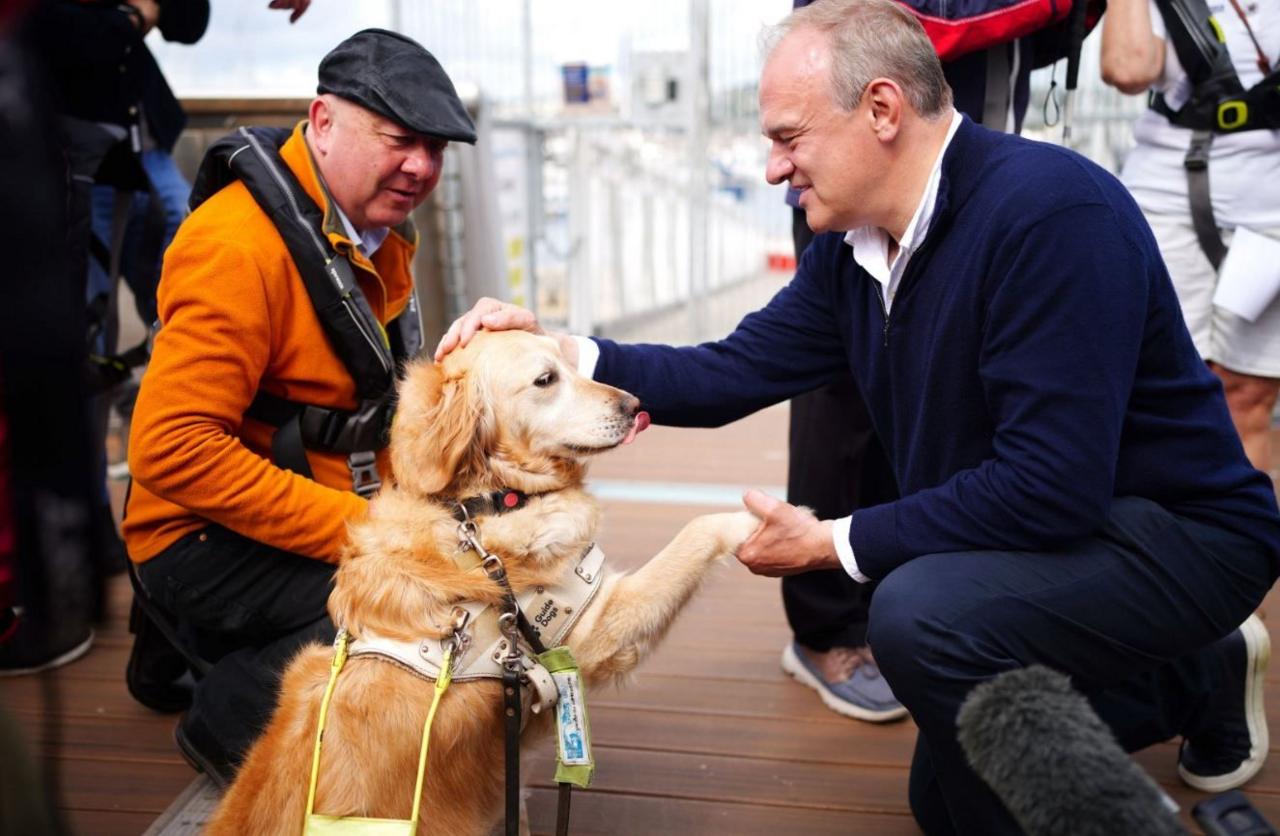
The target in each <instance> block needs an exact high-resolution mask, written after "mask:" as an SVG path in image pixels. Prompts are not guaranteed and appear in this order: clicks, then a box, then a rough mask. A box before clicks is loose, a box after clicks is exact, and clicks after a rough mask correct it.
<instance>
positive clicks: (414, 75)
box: [317, 29, 476, 144]
mask: <svg viewBox="0 0 1280 836" xmlns="http://www.w3.org/2000/svg"><path fill="white" fill-rule="evenodd" d="M317 92H320V93H332V94H334V95H335V96H341V97H342V98H344V99H349V100H351V101H353V102H355V103H356V104H358V105H360V106H361V107H365V108H368V109H369V110H372V111H373V112H374V113H377V114H380V115H382V116H385V117H387V118H388V119H390V120H392V121H394V122H397V123H399V124H400V125H403V126H404V127H406V128H408V129H409V130H411V131H416V132H417V133H420V134H427V135H428V136H438V137H440V138H442V139H448V140H454V141H457V142H469V143H472V144H474V143H475V141H476V126H475V125H474V124H472V122H471V117H470V116H468V115H467V109H466V108H465V107H464V106H463V104H462V101H461V100H460V99H459V98H458V93H457V91H456V90H454V89H453V82H452V81H450V80H449V76H448V75H447V74H446V73H445V71H444V68H443V67H441V66H440V62H439V61H437V60H436V59H435V56H433V55H432V54H431V53H430V52H427V51H426V50H425V49H423V47H422V45H421V44H419V43H418V42H417V41H415V40H413V39H412V38H406V37H405V36H404V35H400V34H398V33H396V32H388V31H387V30H385V29H364V30H362V31H360V32H357V33H355V34H354V35H352V36H351V37H350V38H347V39H346V40H345V41H343V42H342V43H340V44H338V45H337V46H335V47H334V48H333V50H332V51H331V52H330V53H329V54H328V55H326V56H325V57H324V60H322V61H321V62H320V85H319V87H318V88H317Z"/></svg>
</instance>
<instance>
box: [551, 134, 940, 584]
mask: <svg viewBox="0 0 1280 836" xmlns="http://www.w3.org/2000/svg"><path fill="white" fill-rule="evenodd" d="M962 121H963V117H961V115H960V112H959V111H957V110H953V111H952V112H951V127H950V128H948V129H947V137H946V139H945V140H944V141H943V143H942V147H941V148H939V149H938V157H937V159H935V160H934V161H933V168H932V169H931V170H930V172H929V180H928V181H927V182H926V183H925V187H924V193H923V194H922V195H920V202H919V203H918V204H916V211H915V213H914V214H913V215H912V216H911V222H910V223H908V224H907V228H906V230H905V231H904V232H903V235H902V240H901V241H899V242H898V253H897V256H896V257H895V258H894V259H893V262H892V263H890V261H889V233H887V232H885V231H884V230H883V229H881V228H880V227H871V226H865V227H861V228H859V229H854V230H851V231H849V232H848V233H846V234H845V236H844V240H845V243H847V244H848V245H849V246H850V247H852V248H853V260H854V261H856V262H857V263H858V266H859V267H861V268H862V269H863V270H866V271H867V272H868V273H869V274H870V275H871V277H872V278H873V279H875V280H876V281H877V282H879V283H880V287H881V292H882V294H883V298H884V309H885V313H886V315H887V314H888V311H889V308H890V307H891V306H892V305H893V297H894V295H895V294H896V293H897V292H898V285H899V284H900V283H901V281H902V274H903V272H905V271H906V269H907V262H908V261H909V260H910V259H911V255H912V253H914V252H915V251H916V250H918V249H919V248H920V245H921V244H922V243H924V239H925V236H926V235H928V234H929V222H930V221H931V220H933V210H934V208H935V206H936V205H937V202H938V186H939V184H940V183H941V181H942V158H943V157H944V156H946V153H947V148H948V147H949V146H950V145H951V140H952V138H953V137H954V136H955V135H956V130H957V129H958V128H959V127H960V123H961V122H962ZM575 340H576V341H577V343H578V371H579V372H581V373H582V374H583V375H585V376H587V377H594V376H595V368H596V363H597V362H598V361H599V359H600V349H599V347H597V346H596V344H595V342H594V341H592V340H590V339H588V338H587V337H575ZM851 522H852V517H840V518H839V519H837V520H833V521H832V523H831V539H832V540H833V541H834V544H835V549H836V556H838V557H839V558H840V564H841V565H842V566H844V569H845V571H846V572H848V573H849V575H850V576H851V577H852V578H853V579H854V580H856V581H858V582H859V583H866V582H867V581H869V580H871V579H870V578H868V577H867V576H866V575H864V574H862V572H860V571H858V561H857V560H856V559H855V558H854V556H853V547H852V546H851V545H849V528H850V523H851Z"/></svg>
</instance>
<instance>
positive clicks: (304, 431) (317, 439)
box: [245, 392, 395, 497]
mask: <svg viewBox="0 0 1280 836" xmlns="http://www.w3.org/2000/svg"><path fill="white" fill-rule="evenodd" d="M393 404H394V402H393V399H392V398H391V396H390V395H388V396H387V397H384V398H381V399H375V400H367V401H365V402H364V403H362V404H361V406H360V408H359V409H357V410H354V411H347V410H342V409H328V408H326V407H320V406H315V405H313V404H305V403H298V402H296V401H290V400H287V399H285V398H281V397H277V396H276V395H272V394H270V393H268V392H259V393H258V394H257V395H256V396H255V397H254V399H253V403H251V404H249V408H248V409H247V410H245V416H246V417H248V418H252V419H254V420H255V421H261V422H262V423H264V424H268V425H270V426H273V427H276V432H275V434H274V435H272V437H271V460H272V461H273V462H275V463H276V464H277V465H278V466H280V467H283V468H285V469H287V470H292V471H293V472H294V473H297V474H299V475H301V476H305V477H307V478H308V479H310V478H314V477H313V476H312V472H311V465H310V464H309V463H308V462H307V453H306V451H307V450H319V451H321V452H327V453H347V454H348V456H347V467H348V469H350V471H351V489H352V490H354V491H355V492H356V493H357V494H359V495H361V496H366V497H367V496H372V495H373V494H374V493H375V492H376V491H377V490H378V488H380V487H381V486H382V480H381V478H380V477H379V475H378V465H377V457H376V455H375V453H376V451H378V450H381V449H382V448H383V447H385V446H386V445H387V432H388V429H389V427H390V423H391V416H392V414H393V412H394V409H395V407H394V405H393Z"/></svg>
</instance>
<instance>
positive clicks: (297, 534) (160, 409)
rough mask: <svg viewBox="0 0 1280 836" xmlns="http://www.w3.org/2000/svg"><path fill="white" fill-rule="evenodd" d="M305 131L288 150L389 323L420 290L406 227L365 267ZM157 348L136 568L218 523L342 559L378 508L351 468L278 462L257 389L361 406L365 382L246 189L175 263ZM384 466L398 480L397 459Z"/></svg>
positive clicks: (171, 254) (140, 433)
mask: <svg viewBox="0 0 1280 836" xmlns="http://www.w3.org/2000/svg"><path fill="white" fill-rule="evenodd" d="M305 126H306V123H305V122H303V123H300V124H299V125H298V126H297V127H296V128H295V129H294V131H293V135H292V136H291V137H290V138H289V139H288V141H287V142H286V143H285V144H284V146H283V147H282V148H281V150H280V154H281V157H282V158H283V159H284V161H285V164H286V165H288V167H289V168H290V169H291V170H292V171H293V173H294V174H295V175H296V176H297V178H298V180H299V182H300V183H301V184H302V186H303V188H304V189H305V190H306V192H307V193H308V194H309V195H310V196H311V198H312V199H313V200H315V201H316V203H317V204H318V205H319V206H321V207H323V208H324V210H325V221H324V231H325V233H326V234H327V235H328V237H329V240H330V241H332V242H333V243H334V246H335V247H337V248H339V249H342V250H344V251H346V252H347V253H348V254H349V255H350V256H351V261H352V264H353V266H354V267H355V268H356V271H355V272H356V276H357V281H358V282H359V284H360V287H361V289H362V290H363V291H364V294H365V296H366V298H367V299H368V300H369V305H370V307H371V308H372V309H373V313H374V316H376V317H377V318H378V320H379V321H380V322H382V323H384V324H385V323H387V322H389V321H390V320H391V319H393V318H395V317H396V316H397V315H399V313H400V312H401V311H402V310H404V308H405V306H406V305H407V304H408V301H409V296H410V294H411V293H412V290H413V278H412V276H411V274H410V270H409V267H410V262H411V260H412V257H413V252H414V249H415V247H416V245H417V238H416V233H415V232H414V230H413V227H412V225H411V224H410V223H409V222H407V221H406V222H405V223H404V224H402V225H401V226H399V227H397V228H395V229H393V230H392V231H391V234H390V235H388V236H387V239H386V241H385V242H384V243H383V244H382V246H381V247H380V248H379V249H378V250H377V252H375V253H374V256H373V260H372V262H370V260H369V259H367V258H365V257H364V256H363V255H361V254H360V253H359V251H358V250H356V248H355V247H354V245H353V244H352V242H351V241H350V240H349V238H348V237H347V236H346V233H345V231H344V230H343V227H342V222H341V220H340V219H339V218H338V216H337V214H336V213H335V212H334V210H333V207H332V205H331V203H330V199H329V196H328V194H327V192H326V189H325V187H324V185H323V183H322V181H321V179H320V176H319V173H318V172H317V171H316V168H315V164H314V161H313V160H312V157H311V154H310V151H309V150H308V149H307V146H306V141H305V140H304V138H303V131H304V129H305ZM158 300H159V311H160V320H161V322H162V323H163V327H161V329H160V331H159V333H158V334H157V336H156V340H155V350H154V353H153V355H152V358H151V363H150V365H149V366H148V367H147V371H146V374H145V375H144V376H143V378H142V388H141V390H140V391H139V393H138V401H137V405H136V407H135V409H134V413H133V423H132V428H131V430H130V443H129V469H130V471H131V473H132V474H133V486H132V489H131V491H130V495H129V501H128V505H127V506H126V513H125V520H124V525H123V531H124V539H125V544H126V545H127V547H128V550H129V556H130V557H131V558H132V559H133V560H134V561H136V562H143V561H146V560H148V559H150V558H152V557H154V556H155V555H156V554H158V553H159V552H161V551H163V550H164V549H165V548H166V547H168V546H169V545H171V544H172V543H173V542H174V541H175V540H177V539H178V538H179V537H182V536H183V535H185V534H188V533H190V532H192V531H195V530H198V529H200V528H203V527H205V526H207V525H209V524H210V523H216V524H218V525H221V526H224V527H225V528H228V529H231V530H232V531H235V532H238V533H239V534H242V535H244V536H246V537H249V538H251V539H253V540H257V541H260V542H262V543H266V544H268V545H272V546H276V547H278V548H281V549H284V550H286V551H290V552H296V553H297V554H301V555H306V556H307V557H312V558H316V559H319V560H325V561H329V562H333V561H336V559H337V553H338V549H339V547H340V546H341V545H342V542H343V541H344V540H345V538H346V533H347V531H346V526H347V521H348V520H351V519H354V518H357V517H359V516H362V515H363V514H364V513H365V510H366V507H367V503H366V502H365V500H364V499H362V498H360V497H359V496H357V495H356V494H355V493H353V492H352V491H351V472H350V471H349V470H348V468H347V465H346V456H345V455H342V454H336V453H315V452H311V451H308V459H309V461H310V463H311V468H312V472H313V473H314V474H315V479H314V480H311V479H307V478H305V477H303V476H299V475H297V474H296V473H293V472H291V471H288V470H282V469H281V468H279V467H277V466H276V465H274V464H273V463H272V462H271V460H270V459H271V436H272V433H273V432H274V428H272V427H270V426H268V425H266V424H262V423H260V422H258V421H254V420H252V419H246V418H245V417H244V413H245V410H246V409H248V408H249V404H250V403H251V402H252V401H253V398H254V396H255V395H256V394H257V392H258V391H259V390H260V389H261V390H264V391H266V392H270V393H271V394H273V395H278V396H280V397H283V398H287V399H289V400H292V401H300V402H303V403H310V404H315V405H317V406H326V407H332V408H338V409H354V408H355V407H356V395H355V383H354V381H352V379H351V375H350V374H348V373H347V370H346V367H344V366H343V365H342V361H341V360H339V359H338V357H337V355H336V354H334V352H333V350H332V349H331V348H330V347H329V343H328V340H327V339H326V337H325V335H324V332H323V330H322V328H321V325H320V321H319V319H318V318H317V317H316V313H315V310H314V309H313V308H312V306H311V300H310V298H309V297H308V296H307V291H306V288H305V287H304V286H303V283H302V277H301V276H300V275H299V273H298V270H297V268H296V267H295V266H294V264H293V261H292V260H291V259H290V258H289V253H288V250H287V249H286V248H285V244H284V241H283V239H282V238H281V237H280V234H279V233H278V232H277V231H276V228H275V227H274V226H273V225H272V223H271V220H270V219H269V218H268V217H267V215H266V214H265V213H264V212H263V211H262V210H261V209H259V208H258V205H257V203H256V202H255V201H254V199H253V196H252V195H250V194H249V191H248V189H247V188H245V186H244V184H243V183H240V182H238V181H237V182H235V183H233V184H231V185H229V186H227V187H226V188H224V189H222V190H221V191H219V192H218V193H217V194H215V195H213V196H212V197H210V198H209V199H208V200H206V201H205V202H204V203H203V204H201V206H200V207H199V208H197V209H196V211H195V212H193V213H192V214H191V216H190V217H188V218H187V219H186V220H185V221H184V222H183V224H182V226H181V227H180V228H179V229H178V233H177V235H176V236H175V237H174V239H173V243H172V244H171V245H170V247H169V249H168V251H167V252H166V253H165V258H164V271H163V273H162V276H161V280H160V287H159V292H158ZM378 465H379V470H380V471H381V473H382V474H383V478H386V477H387V475H388V474H389V473H390V470H389V468H388V466H387V465H388V461H387V455H386V451H385V450H384V451H382V453H381V454H379V457H378Z"/></svg>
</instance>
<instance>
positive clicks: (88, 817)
mask: <svg viewBox="0 0 1280 836" xmlns="http://www.w3.org/2000/svg"><path fill="white" fill-rule="evenodd" d="M68 818H69V819H70V820H71V832H72V833H79V834H82V836H138V834H139V833H142V832H143V831H145V830H146V829H147V827H148V826H149V825H150V824H151V821H152V819H154V818H155V816H154V815H153V814H151V813H135V812H127V811H121V810H70V811H68ZM15 836H16V834H15Z"/></svg>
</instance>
